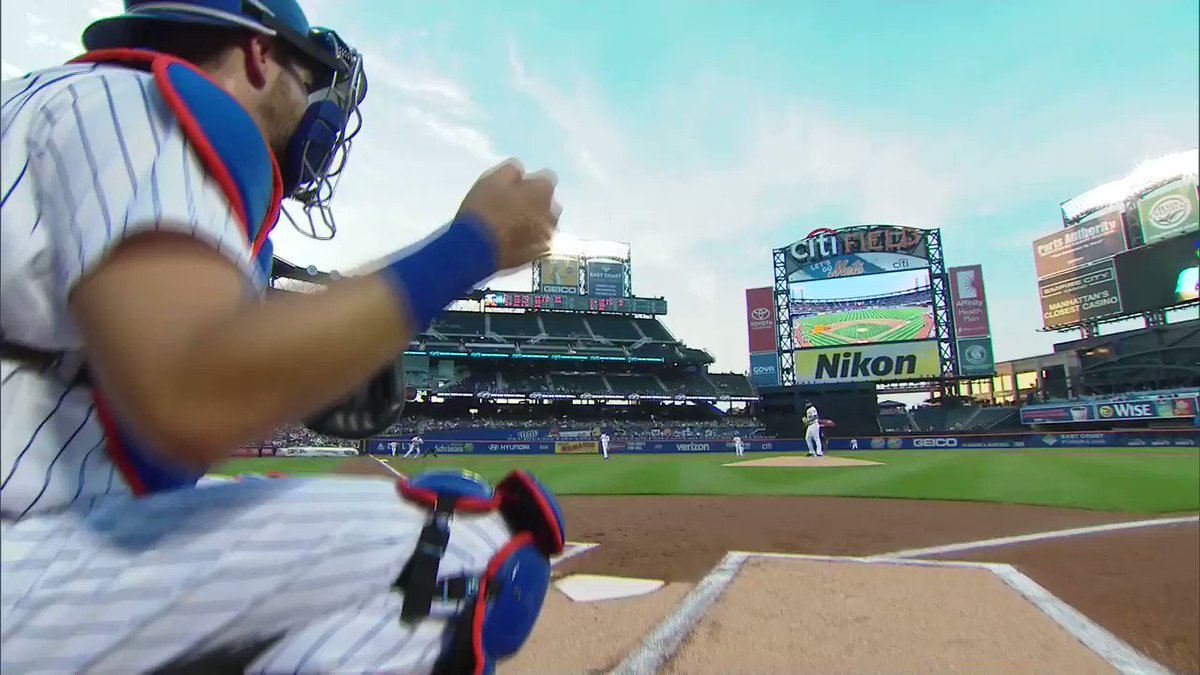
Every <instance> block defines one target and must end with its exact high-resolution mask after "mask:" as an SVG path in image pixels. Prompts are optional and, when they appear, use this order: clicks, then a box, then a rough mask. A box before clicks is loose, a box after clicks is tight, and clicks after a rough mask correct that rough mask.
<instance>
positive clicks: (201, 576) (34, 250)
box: [0, 0, 562, 673]
mask: <svg viewBox="0 0 1200 675" xmlns="http://www.w3.org/2000/svg"><path fill="white" fill-rule="evenodd" d="M125 4H126V13H125V14H123V15H121V16H117V17H113V18H108V19H102V20H99V21H97V22H95V23H93V24H92V25H90V26H89V27H88V28H87V30H86V31H85V32H84V35H83V43H84V46H85V47H86V48H87V49H88V50H90V51H89V52H88V53H87V54H85V55H84V56H82V57H80V58H78V59H76V60H74V61H73V62H71V63H69V64H67V65H64V66H60V67H54V68H48V69H46V70H41V71H37V72H33V73H30V74H28V75H26V76H25V77H22V78H19V79H15V80H9V81H5V82H3V83H2V84H0V99H2V100H0V115H2V127H0V129H2V133H0V149H2V152H0V169H2V171H0V244H2V246H0V255H2V261H3V271H4V274H3V275H2V277H0V284H2V285H0V291H2V292H0V333H2V335H3V351H2V352H0V357H2V358H3V361H2V370H0V376H2V383H0V407H3V410H4V415H3V419H2V420H0V439H2V443H0V451H2V452H0V477H2V483H0V518H2V522H3V524H2V526H0V671H3V672H5V673H9V672H12V673H64V672H71V673H79V672H90V673H141V672H149V671H158V672H178V671H180V670H183V669H185V668H189V667H191V668H192V669H198V670H201V671H204V672H214V671H215V672H229V671H230V670H231V669H232V670H237V671H242V670H245V671H246V672H252V673H280V672H288V673H318V672H320V673H333V672H336V673H381V672H405V673H455V672H472V673H480V672H488V671H490V670H491V669H492V667H493V666H494V664H495V663H496V661H497V660H498V659H502V658H504V657H505V656H508V655H511V654H512V653H514V652H515V651H516V650H517V649H518V648H519V647H520V645H521V644H522V642H523V640H524V638H525V636H526V635H527V634H528V632H529V631H530V630H531V629H532V625H533V622H534V621H535V620H536V617H537V613H538V611H539V609H540V607H541V602H542V599H543V597H544V593H545V588H546V584H547V582H548V577H549V563H548V558H549V557H550V556H552V555H554V554H555V553H556V552H557V551H560V550H561V544H562V524H561V519H560V517H559V516H558V512H557V507H556V506H555V505H554V500H553V498H552V497H551V496H550V495H549V494H548V493H546V492H545V491H544V490H543V489H541V488H540V486H538V484H537V483H536V481H534V480H532V479H531V478H529V477H528V476H526V475H523V474H519V473H515V474H512V475H510V477H509V478H507V479H506V480H505V481H502V482H501V483H500V484H498V485H497V486H496V487H495V488H494V489H493V488H491V486H489V485H487V484H485V483H484V482H483V481H482V480H480V479H478V478H477V477H473V476H463V475H458V474H427V475H425V476H421V477H418V478H416V479H414V480H413V481H411V482H408V481H401V483H400V484H399V485H398V486H397V485H393V484H392V483H391V482H389V481H384V480H380V479H377V478H374V477H364V478H356V479H355V478H345V479H323V480H298V479H283V480H269V481H268V480H262V481H237V482H213V483H211V484H210V485H211V486H205V487H197V483H198V479H199V478H200V477H201V476H202V475H204V474H205V473H206V471H207V470H208V468H209V467H210V466H211V465H213V464H215V463H217V462H220V461H223V460H225V459H226V458H228V457H229V456H230V455H231V453H232V452H233V451H234V450H235V449H236V448H237V447H239V446H240V445H243V444H250V443H254V442H257V441H258V440H259V439H262V438H266V437H269V436H270V435H271V433H272V432H273V431H274V430H275V429H276V428H277V427H279V426H280V425H282V424H285V423H292V422H295V421H298V420H303V419H308V418H309V416H310V415H313V414H316V413H318V412H319V411H321V410H324V409H326V408H327V407H328V406H331V405H333V404H335V403H336V402H338V401H341V400H343V399H344V398H345V397H346V396H347V395H348V394H349V393H350V392H352V391H353V390H355V388H356V387H358V386H359V385H360V384H361V383H362V382H363V381H365V380H366V379H367V378H369V377H371V376H372V374H373V373H376V372H378V371H379V370H380V369H381V368H383V367H384V366H386V365H387V364H389V363H391V362H393V360H394V359H395V358H396V357H397V356H399V355H400V353H401V352H402V351H403V350H404V349H405V346H406V345H407V344H408V343H409V340H410V339H411V338H412V337H413V336H414V335H416V334H417V333H419V332H420V331H421V330H422V329H423V328H424V327H425V326H427V325H429V323H430V322H431V321H432V320H433V317H434V316H435V315H436V314H438V313H439V312H440V311H441V310H442V309H443V308H444V307H445V306H446V305H447V304H449V302H450V301H451V300H453V299H454V298H456V297H458V296H459V295H460V294H462V293H463V292H465V291H467V290H469V289H470V288H472V287H473V286H474V285H475V284H477V283H481V282H483V281H485V280H486V279H487V278H489V277H490V276H492V275H493V274H495V273H497V272H499V271H503V270H508V269H512V268H516V267H519V266H522V265H524V264H527V263H529V262H530V261H532V260H534V259H536V258H538V257H539V256H541V255H543V254H545V253H546V252H547V251H548V250H549V241H550V238H551V236H552V234H553V231H554V229H555V227H556V223H557V217H558V216H557V214H558V209H557V206H556V205H555V204H554V202H553V193H554V180H553V177H552V176H550V175H533V174H531V175H526V174H525V173H524V171H523V169H522V168H521V167H520V165H519V164H516V163H515V162H507V163H505V164H503V165H501V166H500V167H497V168H496V169H494V170H492V171H490V172H489V173H487V174H485V175H484V176H483V177H481V178H480V179H479V181H478V182H476V184H475V185H474V186H473V187H472V188H471V189H470V190H469V191H468V192H467V195H466V197H465V198H464V200H463V202H462V204H461V205H460V207H459V209H458V212H457V215H455V216H454V218H453V219H452V221H451V222H450V223H449V224H448V225H446V226H445V227H444V228H442V229H441V230H439V231H438V232H436V233H434V234H432V235H430V236H429V237H428V238H427V239H426V240H424V241H423V242H421V244H420V245H418V246H414V247H413V248H411V249H409V250H407V251H406V252H405V255H403V256H402V257H401V256H394V257H393V258H392V259H390V260H387V261H384V262H383V263H382V264H381V266H380V267H379V269H378V270H377V271H376V272H374V273H371V274H366V275H363V276H358V277H355V278H351V279H345V280H340V281H336V282H334V283H331V284H330V285H329V287H328V289H327V291H326V292H323V293H319V294H305V295H297V294H286V295H284V296H282V297H279V296H272V297H270V298H265V297H264V295H263V291H264V285H265V281H266V280H267V277H268V271H269V264H270V261H271V245H270V241H269V239H268V236H269V234H270V231H271V228H272V227H273V226H274V225H275V222H276V219H277V216H278V215H279V210H280V205H281V199H283V198H286V197H290V198H293V199H295V200H296V201H298V202H300V204H301V205H302V207H303V209H304V212H305V214H306V215H308V216H309V217H310V221H309V222H310V225H311V223H312V222H313V221H312V220H311V218H312V217H313V216H316V217H318V218H320V219H323V222H326V223H332V221H331V220H328V218H329V217H330V216H329V214H328V208H329V205H330V200H331V197H332V194H333V187H334V184H335V178H336V177H337V176H338V174H339V172H340V171H341V169H342V167H343V165H344V160H345V158H346V154H347V152H348V150H349V147H350V140H351V138H352V137H353V135H354V133H355V132H356V131H357V128H358V126H357V125H358V121H359V120H360V115H359V112H358V106H359V104H360V103H361V102H362V100H363V98H364V96H365V93H366V80H365V78H364V76H363V67H362V60H361V57H360V55H359V53H358V52H357V51H356V50H354V49H353V48H351V47H350V46H349V45H347V44H346V43H345V42H344V41H343V40H342V39H341V38H340V37H338V35H337V34H336V33H333V32H332V31H329V30H325V29H317V28H310V26H309V23H308V20H307V18H306V17H305V16H304V14H303V12H302V11H301V10H300V8H299V7H298V5H297V4H296V2H295V0H244V1H243V0H172V1H171V2H160V1H157V0H126V3H125ZM135 47H136V48H141V50H133V49H130V48H135Z"/></svg>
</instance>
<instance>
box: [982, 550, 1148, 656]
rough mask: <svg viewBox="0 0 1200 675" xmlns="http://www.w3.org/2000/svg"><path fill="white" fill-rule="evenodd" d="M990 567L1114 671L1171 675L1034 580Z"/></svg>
mask: <svg viewBox="0 0 1200 675" xmlns="http://www.w3.org/2000/svg"><path fill="white" fill-rule="evenodd" d="M991 568H992V573H993V574H995V575H996V576H998V577H1000V580H1001V581H1003V582H1004V583H1005V584H1007V585H1008V586H1009V588H1012V589H1013V590H1015V591H1016V592H1018V593H1020V594H1021V595H1022V596H1023V597H1024V598H1025V599H1026V600H1028V601H1029V602H1030V603H1032V604H1033V606H1034V607H1037V608H1038V609H1039V610H1041V612H1042V613H1043V614H1045V615H1046V616H1047V617H1049V618H1050V620H1051V621H1053V622H1055V623H1057V624H1058V625H1060V626H1062V627H1063V629H1064V630H1066V631H1067V632H1068V633H1070V634H1071V635H1073V636H1074V637H1075V639H1076V640H1079V642H1080V643H1082V644H1083V646H1085V647H1087V648H1088V649H1090V650H1092V651H1093V652H1094V653H1095V654H1096V655H1097V656H1099V657H1100V658H1102V659H1104V660H1105V661H1107V662H1108V663H1109V665H1111V666H1112V667H1113V668H1116V669H1117V671H1118V672H1120V673H1123V674H1124V675H1171V671H1169V670H1167V669H1166V668H1164V667H1163V666H1162V665H1160V664H1158V663H1156V662H1155V661H1153V660H1151V659H1150V658H1148V657H1146V656H1144V655H1143V654H1141V653H1140V652H1138V651H1137V650H1136V649H1134V648H1133V647H1131V646H1129V644H1128V643H1126V642H1125V641H1124V640H1122V639H1121V638H1119V637H1117V636H1116V635H1113V634H1112V633H1110V632H1108V631H1107V630H1105V629H1104V628H1102V627H1101V626H1100V625H1099V624H1097V623H1096V622H1094V621H1092V620H1091V619H1089V618H1087V617H1086V616H1084V615H1083V614H1082V613H1080V612H1079V611H1078V610H1076V609H1075V608H1074V607H1072V606H1071V605H1069V604H1067V603H1066V602H1064V601H1063V600H1062V599H1060V598H1059V597H1058V596H1056V595H1054V594H1053V593H1051V592H1050V591H1048V590H1046V589H1045V588H1043V587H1042V586H1041V585H1039V584H1038V583H1037V582H1036V581H1034V580H1033V579H1030V578H1029V577H1028V576H1026V575H1024V574H1022V573H1021V572H1018V571H1017V569H1016V568H1015V567H1013V566H1012V565H1004V564H998V563H997V564H993V565H991Z"/></svg>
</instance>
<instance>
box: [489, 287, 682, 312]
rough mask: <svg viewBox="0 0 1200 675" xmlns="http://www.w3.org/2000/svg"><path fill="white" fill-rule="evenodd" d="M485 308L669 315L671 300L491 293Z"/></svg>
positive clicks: (509, 292)
mask: <svg viewBox="0 0 1200 675" xmlns="http://www.w3.org/2000/svg"><path fill="white" fill-rule="evenodd" d="M482 302H483V306H484V307H504V308H506V309H533V310H549V311H554V310H558V311H563V312H596V313H600V314H656V315H657V314H666V313H667V301H666V300H664V299H662V298H593V297H588V296H586V295H564V294H562V293H520V292H512V291H487V292H485V293H484V294H483V299H482Z"/></svg>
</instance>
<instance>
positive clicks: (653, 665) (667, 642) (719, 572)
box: [610, 519, 1187, 675]
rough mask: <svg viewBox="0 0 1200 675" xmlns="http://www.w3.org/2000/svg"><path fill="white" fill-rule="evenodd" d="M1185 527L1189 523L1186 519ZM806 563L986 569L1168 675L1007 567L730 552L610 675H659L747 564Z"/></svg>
mask: <svg viewBox="0 0 1200 675" xmlns="http://www.w3.org/2000/svg"><path fill="white" fill-rule="evenodd" d="M1184 522H1187V521H1186V519H1185V520H1184ZM754 558H758V559H767V560H769V559H775V560H806V561H811V562H825V563H849V564H866V565H901V566H909V567H955V568H971V569H984V570H987V571H988V572H990V573H992V574H994V575H996V576H997V577H999V578H1000V580H1001V581H1003V582H1004V583H1005V584H1006V585H1007V586H1008V587H1009V588H1011V589H1013V590H1014V591H1016V592H1017V593H1019V594H1020V595H1021V596H1022V597H1023V598H1025V599H1026V600H1027V601H1028V602H1029V603H1030V604H1032V605H1033V606H1034V607H1035V608H1037V609H1038V610H1039V611H1040V612H1042V613H1043V614H1044V615H1046V617H1047V618H1049V619H1050V620H1051V621H1053V622H1055V623H1056V624H1058V625H1059V626H1061V627H1062V628H1063V629H1064V630H1066V631H1067V632H1068V633H1070V634H1071V635H1072V636H1073V637H1074V638H1075V639H1076V640H1078V641H1079V642H1080V644H1082V645H1083V646H1084V647H1086V648H1087V649H1089V650H1090V651H1092V652H1093V653H1094V654H1096V655H1097V656H1099V657H1100V658H1102V659H1104V661H1105V662H1107V663H1108V664H1109V665H1111V666H1112V667H1113V668H1115V669H1116V670H1117V671H1118V672H1120V673H1122V674H1123V675H1170V671H1169V670H1167V669H1166V668H1164V667H1163V666H1162V665H1160V664H1158V663H1156V662H1155V661H1153V660H1151V659H1150V658H1148V657H1146V656H1145V655H1143V654H1141V653H1140V652H1138V651H1137V650H1136V649H1134V648H1133V647H1131V646H1130V645H1129V644H1128V643H1126V642H1125V641H1124V640H1122V639H1120V638H1118V637H1117V636H1115V635H1113V634H1112V633H1110V632H1108V631H1107V630H1105V629H1104V628H1102V627H1101V626H1100V625H1098V624H1097V623H1095V622H1094V621H1092V620H1091V619H1089V618H1087V617H1086V616H1084V615H1083V614H1082V613H1080V612H1079V611H1078V610H1076V609H1075V608H1074V607H1072V606H1070V605H1069V604H1067V603H1066V602H1064V601H1063V600H1062V599H1061V598H1059V597H1058V596H1056V595H1054V594H1053V593H1051V592H1050V591H1048V590H1046V589H1045V588H1043V587H1042V586H1040V585H1039V584H1038V583H1037V582H1035V581H1034V580H1033V579H1030V578H1029V577H1028V576H1026V575H1024V574H1022V573H1021V572H1019V571H1017V569H1016V568H1014V567H1013V566H1011V565H1007V564H1003V563H986V562H970V561H951V560H914V559H911V558H886V557H882V556H829V555H809V554H803V553H769V552H756V551H730V552H729V553H727V554H725V557H724V558H722V559H721V561H720V562H719V563H717V566H716V567H714V568H713V569H712V570H711V571H710V572H709V573H708V574H707V575H705V577H704V578H703V579H702V580H701V581H700V583H698V584H697V585H696V587H695V588H693V589H692V591H691V592H690V593H689V594H688V595H687V596H686V597H684V599H683V600H682V601H681V602H680V603H679V605H677V606H676V608H675V609H674V610H673V611H672V612H671V613H670V614H668V615H667V617H666V618H665V619H663V621H662V622H660V623H659V624H658V625H657V626H656V627H655V628H654V630H653V631H651V633H650V634H649V635H647V636H646V638H645V639H644V640H643V641H642V643H641V645H640V646H639V647H638V648H637V649H635V650H634V651H633V652H631V653H630V654H629V655H628V656H627V657H626V658H625V660H623V661H622V662H621V663H620V664H618V665H617V667H616V668H615V669H613V670H612V671H611V673H610V675H648V674H650V673H656V672H658V671H659V670H660V669H661V668H662V667H663V666H664V665H666V663H667V662H668V661H669V660H670V659H671V658H672V657H673V656H674V655H675V653H676V652H677V651H678V650H679V648H680V647H681V646H682V645H683V643H684V641H685V640H686V639H687V637H688V635H690V634H691V632H692V630H694V629H695V627H696V625H698V624H699V623H700V620H701V619H703V618H704V616H705V615H706V614H707V613H708V612H709V610H711V609H712V607H713V605H714V604H715V603H716V601H717V598H718V597H719V596H720V594H721V592H722V591H724V590H725V588H726V587H728V586H729V584H730V583H731V582H732V581H733V579H734V577H735V576H736V575H737V573H738V571H739V570H740V569H741V568H742V566H743V565H744V564H745V562H746V561H747V560H750V559H754Z"/></svg>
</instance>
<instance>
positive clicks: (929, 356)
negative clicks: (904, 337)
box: [792, 340, 942, 384]
mask: <svg viewBox="0 0 1200 675" xmlns="http://www.w3.org/2000/svg"><path fill="white" fill-rule="evenodd" d="M792 368H793V370H794V371H795V378H796V384H831V383H837V382H893V381H897V380H925V379H931V378H935V377H938V376H939V375H941V370H942V369H941V361H940V360H939V359H938V348H937V342H936V341H934V340H925V341H922V342H885V343H880V344H873V345H852V346H843V347H822V348H819V349H798V350H796V351H795V353H794V355H793V358H792Z"/></svg>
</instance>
